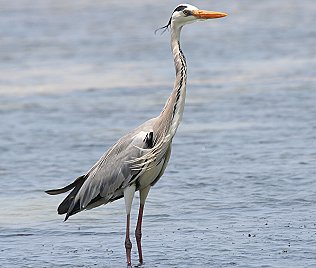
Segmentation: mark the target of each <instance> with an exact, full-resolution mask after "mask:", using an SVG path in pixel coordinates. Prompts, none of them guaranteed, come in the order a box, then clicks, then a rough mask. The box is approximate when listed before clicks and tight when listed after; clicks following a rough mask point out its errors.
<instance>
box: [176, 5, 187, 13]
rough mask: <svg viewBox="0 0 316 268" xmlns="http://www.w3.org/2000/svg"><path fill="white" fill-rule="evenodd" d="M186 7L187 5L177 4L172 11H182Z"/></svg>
mask: <svg viewBox="0 0 316 268" xmlns="http://www.w3.org/2000/svg"><path fill="white" fill-rule="evenodd" d="M186 8H187V6H177V8H176V9H175V10H174V11H173V12H176V11H182V10H184V9H186Z"/></svg>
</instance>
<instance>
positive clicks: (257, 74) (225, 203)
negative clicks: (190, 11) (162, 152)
mask: <svg viewBox="0 0 316 268" xmlns="http://www.w3.org/2000/svg"><path fill="white" fill-rule="evenodd" d="M192 3H193V2H192ZM177 4H179V2H177V1H167V0H162V1H144V0H135V1H127V0H121V1H113V0H110V1H88V0H77V1H70V0H63V1H62V0H55V1H49V0H32V1H27V0H20V1H10V2H9V1H0V125H1V127H0V151H1V154H0V205H1V216H0V267H57V266H60V267H124V266H125V248H124V231H125V208H124V201H123V200H119V201H116V202H114V203H112V204H108V205H107V206H102V207H99V208H97V209H94V210H91V211H87V212H82V213H80V214H77V215H75V216H74V217H72V218H70V219H69V220H68V221H67V222H65V223H64V222H63V217H61V216H58V215H57V214H56V207H57V205H58V204H59V202H60V201H61V200H62V196H54V197H52V196H48V195H45V193H44V190H46V189H49V188H54V187H60V186H64V185H65V184H67V183H70V182H71V181H72V180H73V179H74V178H76V176H79V175H81V174H82V173H84V172H85V171H87V170H88V169H89V168H90V166H91V165H92V164H94V162H95V161H96V160H97V159H98V158H99V157H100V156H101V155H102V154H103V152H104V151H105V150H107V148H108V147H109V146H110V145H111V144H113V143H114V142H115V141H116V140H117V139H118V138H119V137H121V136H122V135H123V134H124V133H126V132H127V131H128V130H130V129H132V128H134V127H136V126H137V125H139V124H140V123H142V122H143V121H145V120H147V119H149V118H151V117H154V116H156V115H158V114H159V112H160V110H161V109H162V107H163V105H164V102H165V100H166V99H167V97H168V95H169V94H170V92H171V89H172V84H173V79H174V67H173V62H172V58H171V55H170V51H169V35H168V32H166V33H165V34H164V35H160V34H156V35H154V30H155V29H156V28H158V27H160V26H163V25H164V24H165V23H166V22H167V21H168V19H169V16H170V13H171V11H172V10H173V9H174V7H175V6H176V5H177ZM193 4H195V5H197V6H199V7H200V8H202V9H213V10H217V11H223V12H226V13H228V14H229V16H228V17H226V18H223V19H218V20H212V21H208V22H203V23H196V24H193V25H188V26H186V27H185V28H184V30H183V34H182V49H183V51H184V53H185V55H186V58H187V63H188V75H189V77H188V94H187V101H186V107H185V113H184V118H183V122H182V124H181V125H180V128H179V130H178V133H177V135H176V137H175V139H174V142H173V144H174V145H173V153H172V157H171V160H170V163H169V167H168V168H167V170H166V173H165V175H164V176H163V177H162V178H161V180H160V181H159V183H158V184H157V185H156V186H155V187H154V188H153V189H152V190H151V192H150V193H149V197H148V200H147V203H146V208H145V216H144V223H143V251H144V259H145V264H144V267H145V268H146V267H276V268H278V267H316V176H315V173H316V172H315V171H316V165H315V164H316V142H315V141H316V87H315V84H316V78H315V77H316V61H315V55H316V45H315V43H316V28H315V25H316V24H315V23H316V15H315V14H316V4H315V1H313V0H301V1H294V0H288V1H275V0H265V1H250V0H241V1H226V0H225V1H194V3H193ZM137 207H138V195H137V198H136V199H135V200H134V206H133V210H132V228H134V227H135V222H136V215H137ZM132 234H133V232H132ZM132 242H133V243H134V247H133V250H132V257H133V263H134V264H137V251H136V246H135V239H134V237H133V240H132Z"/></svg>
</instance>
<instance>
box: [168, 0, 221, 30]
mask: <svg viewBox="0 0 316 268" xmlns="http://www.w3.org/2000/svg"><path fill="white" fill-rule="evenodd" d="M225 16H227V14H226V13H222V12H215V11H207V10H200V9H198V8H197V7H195V6H192V5H189V4H180V5H178V6H177V7H176V8H175V10H174V11H173V13H172V15H171V18H170V20H169V22H168V24H167V25H166V26H164V27H163V28H168V27H169V26H171V24H174V25H176V26H178V27H182V26H184V25H185V24H189V23H192V22H195V21H199V20H208V19H217V18H222V17H225Z"/></svg>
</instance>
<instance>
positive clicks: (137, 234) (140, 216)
mask: <svg viewBox="0 0 316 268" xmlns="http://www.w3.org/2000/svg"><path fill="white" fill-rule="evenodd" d="M143 211H144V205H143V204H140V206H139V212H138V219H137V225H136V229H135V237H136V243H137V249H138V257H139V264H140V265H142V264H143V254H142V244H141V239H142V220H143Z"/></svg>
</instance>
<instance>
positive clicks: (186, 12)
mask: <svg viewBox="0 0 316 268" xmlns="http://www.w3.org/2000/svg"><path fill="white" fill-rule="evenodd" d="M183 14H184V15H186V16H190V15H191V14H192V13H191V11H190V10H187V9H185V10H183Z"/></svg>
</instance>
